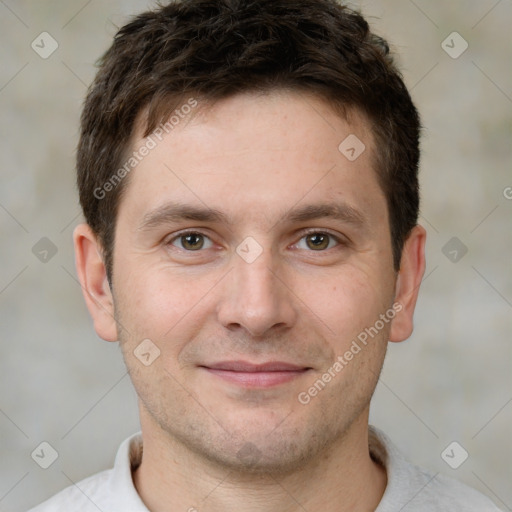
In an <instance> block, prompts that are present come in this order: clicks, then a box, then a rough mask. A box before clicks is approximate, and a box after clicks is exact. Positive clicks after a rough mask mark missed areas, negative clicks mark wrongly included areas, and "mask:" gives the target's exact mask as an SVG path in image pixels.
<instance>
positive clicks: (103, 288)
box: [73, 224, 118, 341]
mask: <svg viewBox="0 0 512 512" xmlns="http://www.w3.org/2000/svg"><path fill="white" fill-rule="evenodd" d="M73 242H74V245H75V263H76V270H77V273H78V279H79V280H80V284H81V286H82V292H83V294H84V298H85V303H86V304H87V309H88V310H89V313H90V314H91V316H92V319H93V322H94V329H95V330H96V333H97V334H98V336H99V337H100V338H103V339H104V340H105V341H117V339H118V336H117V327H116V322H115V319H114V301H113V298H112V293H111V290H110V285H109V283H108V279H107V273H106V270H105V265H104V263H103V257H102V255H101V245H100V244H99V242H98V240H97V238H96V235H95V234H94V233H93V232H92V230H91V228H90V227H89V226H88V225H87V224H80V225H79V226H77V227H76V228H75V230H74V232H73Z"/></svg>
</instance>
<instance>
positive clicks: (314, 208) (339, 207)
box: [138, 202, 367, 231]
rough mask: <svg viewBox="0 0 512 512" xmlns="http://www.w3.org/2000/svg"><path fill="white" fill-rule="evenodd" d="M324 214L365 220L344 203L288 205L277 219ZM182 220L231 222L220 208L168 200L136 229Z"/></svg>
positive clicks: (357, 222) (359, 221) (304, 218)
mask: <svg viewBox="0 0 512 512" xmlns="http://www.w3.org/2000/svg"><path fill="white" fill-rule="evenodd" d="M324 218H330V219H334V220H338V221H341V222H344V223H347V224H352V225H354V226H355V227H364V226H365V225H366V223H367V222H366V218H365V216H364V215H363V214H362V213H361V212H360V211H359V210H357V209H356V208H354V207H352V206H350V205H348V204H345V203H321V204H311V205H306V206H302V207H296V208H292V209H291V210H289V211H287V212H286V213H284V214H283V215H282V216H281V217H280V220H279V221H278V222H277V223H283V222H285V223H294V222H295V223H297V222H306V221H310V220H315V219H324ZM183 220H192V221H197V222H209V223H219V224H220V223H222V224H226V225H228V226H232V225H233V222H232V221H230V219H229V218H228V216H227V215H226V214H225V213H223V212H221V211H220V210H216V209H214V208H208V207H197V206H192V205H188V204H183V203H176V202H169V203H166V204H164V205H162V206H159V207H158V208H156V209H154V210H152V211H150V212H148V213H146V214H145V215H144V217H143V219H142V221H141V223H140V225H139V228H138V229H139V230H140V231H149V230H151V229H155V228H157V227H159V226H162V225H166V224H172V223H175V222H180V221H183ZM277 223H276V224H277Z"/></svg>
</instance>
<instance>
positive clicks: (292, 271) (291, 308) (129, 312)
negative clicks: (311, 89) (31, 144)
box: [113, 93, 396, 470]
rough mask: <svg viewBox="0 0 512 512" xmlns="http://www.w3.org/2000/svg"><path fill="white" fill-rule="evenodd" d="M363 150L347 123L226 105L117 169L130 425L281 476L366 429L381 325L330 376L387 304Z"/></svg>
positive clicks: (390, 284)
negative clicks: (350, 144) (134, 399)
mask: <svg viewBox="0 0 512 512" xmlns="http://www.w3.org/2000/svg"><path fill="white" fill-rule="evenodd" d="M350 134H354V135H356V136H357V137H358V138H359V139H360V140H361V141H362V142H363V143H364V144H365V146H366V149H365V151H364V152H363V153H362V154H361V155H360V156H359V157H358V158H357V159H355V160H354V161H351V159H349V158H347V156H346V155H349V156H352V152H351V151H350V148H348V152H347V151H345V154H343V153H342V152H341V151H340V150H339V149H338V147H339V145H340V143H341V142H342V141H344V139H346V137H347V136H349V135H350ZM155 140H156V141H157V142H158V139H156V138H155ZM349 140H350V139H349ZM143 143H144V141H143V140H142V139H140V138H139V140H138V141H137V143H136V144H135V147H138V146H140V145H141V144H143ZM345 149H346V148H345ZM374 152H375V146H374V142H373V139H372V136H371V132H370V128H369V125H368V123H367V121H365V120H364V119H363V118H362V117H361V116H358V115H356V113H352V115H351V123H350V124H349V123H347V121H344V120H343V119H341V118H340V117H339V116H337V115H336V114H335V113H334V112H333V111H332V110H331V109H330V108H329V107H328V106H327V105H326V104H325V103H323V102H322V101H320V100H318V99H315V98H314V97H311V96H307V97H304V96H300V95H298V94H291V93H287V94H284V93H281V94H277V93H274V94H272V95H269V96H260V97H257V96H254V95H240V96H236V97H233V98H231V99H228V100H225V101H222V102H219V103H218V104H217V105H215V106H214V107H211V108H209V109H206V110H205V112H204V113H201V114H200V115H198V116H196V117H194V118H193V119H192V121H191V122H187V121H186V120H184V121H182V122H181V124H179V125H178V126H177V127H176V128H175V129H174V130H173V131H172V132H171V133H169V134H166V135H165V137H164V138H163V140H162V141H161V142H158V145H157V147H156V148H154V149H153V150H152V151H150V153H149V154H148V155H147V156H146V157H145V158H144V159H143V160H142V161H141V162H140V163H139V164H138V166H137V167H136V169H134V170H133V171H132V175H131V176H130V182H129V184H128V187H127V190H126V191H125V192H126V193H125V195H124V196H123V198H122V201H121V204H120V208H119V213H118V219H117V226H116V243H115V250H114V259H113V261H114V265H113V269H114V272H113V298H114V304H115V316H116V320H117V325H118V336H119V339H120V341H121V346H122V350H123V354H124V357H125V360H126V364H127V366H128V369H129V371H130V375H131V377H132V380H133V383H134V386H135V388H136V390H137V393H138V395H139V397H140V403H141V421H142V424H143V428H144V427H145V428H147V429H149V428H151V429H153V432H159V434H158V435H160V436H162V435H164V436H169V437H170V438H172V439H173V440H174V441H178V442H179V443H182V444H184V445H185V446H186V447H187V448H189V449H191V450H193V451H194V452H195V453H198V454H202V455H203V456H206V457H207V458H208V459H210V460H211V461H215V462H221V463H222V464H225V465H228V466H229V465H231V466H233V467H236V466H241V465H247V464H248V463H251V464H252V466H253V468H255V469H258V468H259V469H261V470H270V469H272V468H273V469H275V470H285V469H286V468H291V467H293V466H294V465H295V464H297V462H299V461H301V460H305V459H308V458H311V457H313V456H314V455H316V454H318V453H319V452H320V451H321V450H323V449H325V447H326V446H329V445H330V444H332V443H335V442H337V440H339V439H340V436H341V434H343V433H344V432H345V431H347V429H349V428H350V426H351V425H353V424H354V422H356V421H361V418H364V420H365V421H366V415H367V411H368V404H369V400H370V397H371V395H372V393H373V390H374V388H375V385H376V382H377V379H378V374H379V371H380V369H381V366H382V362H383V358H384V354H385V349H386V344H387V340H388V335H389V328H390V325H391V323H384V327H382V328H381V329H378V334H376V335H374V337H373V338H372V337H368V343H367V344H366V345H363V344H362V343H360V342H359V343H358V345H359V346H360V348H361V350H360V351H359V352H357V353H356V354H355V355H354V356H353V358H352V359H351V360H350V361H347V360H346V358H344V361H345V362H346V365H343V368H342V369H339V366H336V369H337V370H335V369H334V368H333V365H334V364H335V362H336V361H337V358H338V356H343V355H344V354H345V353H346V352H347V351H349V350H350V348H351V346H353V345H352V342H353V340H357V336H358V335H359V334H360V333H361V332H363V331H364V330H365V329H367V328H370V327H373V326H375V324H376V322H377V321H378V320H379V318H380V315H382V314H386V312H388V311H389V310H390V308H392V305H393V302H394V297H395V282H396V275H395V272H394V270H393V261H392V249H391V240H390V230H389V221H388V212H387V207H386V199H385V196H384V194H383V192H382V190H381V189H380V187H379V185H378V181H377V176H376V173H375V170H374V168H373V166H372V161H373V160H372V155H374ZM334 207H337V209H334ZM192 210H198V211H199V210H201V211H202V212H204V213H203V214H201V215H199V214H197V215H195V214H192V215H188V216H187V215H186V214H185V213H184V212H186V211H190V212H191V211H192ZM212 211H214V212H215V213H216V214H217V215H212ZM332 212H336V213H338V215H329V214H330V213H332ZM208 213H209V215H207V214H208ZM260 252H261V254H260ZM381 323H382V322H381ZM378 326H379V327H380V324H378ZM147 339H149V340H151V342H152V343H153V344H154V345H156V347H158V349H159V350H160V355H159V357H158V358H156V359H155V360H154V361H153V362H152V363H151V364H150V365H148V366H146V365H144V364H143V362H141V360H139V358H137V357H136V355H135V354H134V351H135V350H136V349H137V347H138V346H139V344H140V343H141V342H142V341H143V340H147ZM145 343H146V344H147V343H148V342H145ZM148 346H149V347H151V346H152V345H151V344H150V345H148ZM143 347H146V345H143ZM152 350H154V348H153V349H152ZM146 352H147V353H150V354H151V355H150V356H148V355H145V356H144V357H142V359H144V358H146V359H147V360H150V359H152V358H153V357H154V355H155V354H156V352H152V351H151V350H149V351H146ZM146 352H145V353H146ZM354 352H355V351H354ZM137 353H139V355H140V350H138V351H137ZM340 364H341V363H340ZM260 365H267V366H260ZM329 368H331V372H330V374H331V379H325V380H330V381H329V382H327V383H325V380H324V384H325V386H324V387H322V386H321V385H318V384H317V388H316V389H317V393H315V392H314V391H313V392H311V393H310V392H308V390H310V388H311V387H312V386H314V384H315V382H316V381H318V379H322V375H323V374H324V373H325V372H328V370H329ZM301 393H302V395H301ZM304 393H306V395H307V396H309V398H310V399H309V400H308V399H307V397H306V396H305V394H304ZM299 396H301V397H302V400H299ZM305 402H308V403H305ZM160 429H161V430H160ZM341 437H342V436H341Z"/></svg>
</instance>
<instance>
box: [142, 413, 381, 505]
mask: <svg viewBox="0 0 512 512" xmlns="http://www.w3.org/2000/svg"><path fill="white" fill-rule="evenodd" d="M146 420H147V418H145V419H144V418H142V417H141V425H142V432H143V439H144V445H143V458H142V463H141V465H140V466H139V467H138V468H137V470H136V471H135V473H134V475H133V480H134V484H135V487H136V489H137V491H138V493H139V495H140V497H141V499H142V500H143V501H144V503H145V504H146V506H147V507H148V509H149V510H150V511H151V512H164V511H165V512H166V511H168V510H169V506H170V505H171V504H172V508H173V509H174V510H183V511H190V512H194V510H197V511H199V512H203V511H208V512H231V511H239V510H244V511H247V512H260V511H261V512H274V511H279V512H283V511H285V512H296V511H297V512H299V511H303V510H322V511H323V512H348V511H350V512H362V511H368V510H375V509H376V508H377V506H378V504H379V502H380V500H381V498H382V495H383V493H384V490H385V488H386V483H387V478H386V472H385V470H384V468H382V467H381V466H380V465H378V464H376V463H375V462H374V461H373V460H372V459H371V457H370V454H369V450H368V411H365V413H364V414H362V415H361V416H360V417H359V418H358V419H357V420H356V421H355V422H354V423H353V424H352V425H351V427H350V428H349V430H348V431H347V432H346V433H345V435H344V436H343V439H339V440H338V441H337V442H336V443H335V444H333V445H331V446H329V447H326V449H325V451H324V452H323V453H321V454H320V455H319V456H318V457H317V458H316V459H315V460H311V461H307V462H305V463H304V464H303V465H301V467H300V468H297V469H296V470H295V471H293V472H292V473H288V474H286V475H257V476H255V475H254V474H253V475H251V474H249V473H248V474H243V473H240V472H235V471H233V470H231V469H229V468H222V467H218V466H216V465H214V464H212V463H211V462H210V461H207V460H204V459H203V458H202V457H201V456H200V455H198V454H195V453H192V452H191V451H190V450H188V449H187V448H186V447H185V446H183V445H182V444H181V443H179V442H177V441H176V440H171V439H170V438H169V436H168V434H165V433H163V432H162V431H161V430H160V429H159V428H158V427H153V425H150V424H149V422H148V421H146ZM145 427H146V428H145ZM149 427H151V428H149Z"/></svg>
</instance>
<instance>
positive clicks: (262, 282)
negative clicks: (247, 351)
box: [218, 251, 297, 337]
mask: <svg viewBox="0 0 512 512" xmlns="http://www.w3.org/2000/svg"><path fill="white" fill-rule="evenodd" d="M233 259H234V268H233V269H232V271H231V272H230V273H229V275H228V276H227V278H226V280H225V282H224V288H223V294H222V296H223V299H222V300H221V302H220V304H219V307H218V319H219V322H220V323H221V324H222V325H223V326H224V327H225V328H227V329H230V330H236V329H245V330H246V331H247V333H249V334H250V335H251V336H253V337H261V336H264V335H265V334H270V331H275V330H279V329H286V328H287V327H288V328H289V327H291V326H292V325H293V323H294V322H295V319H296V317H297V312H296V310H295V308H294V300H293V292H292V291H291V289H290V288H289V287H288V283H287V282H286V276H285V275H284V274H283V273H282V272H280V271H279V268H278V267H277V266H276V265H275V264H274V263H273V261H272V255H271V254H270V253H269V251H264V252H263V253H262V254H261V255H260V256H259V257H258V258H257V259H256V261H253V262H252V263H248V262H246V261H245V260H244V259H242V258H241V257H239V256H238V255H236V254H235V255H234V256H233Z"/></svg>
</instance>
